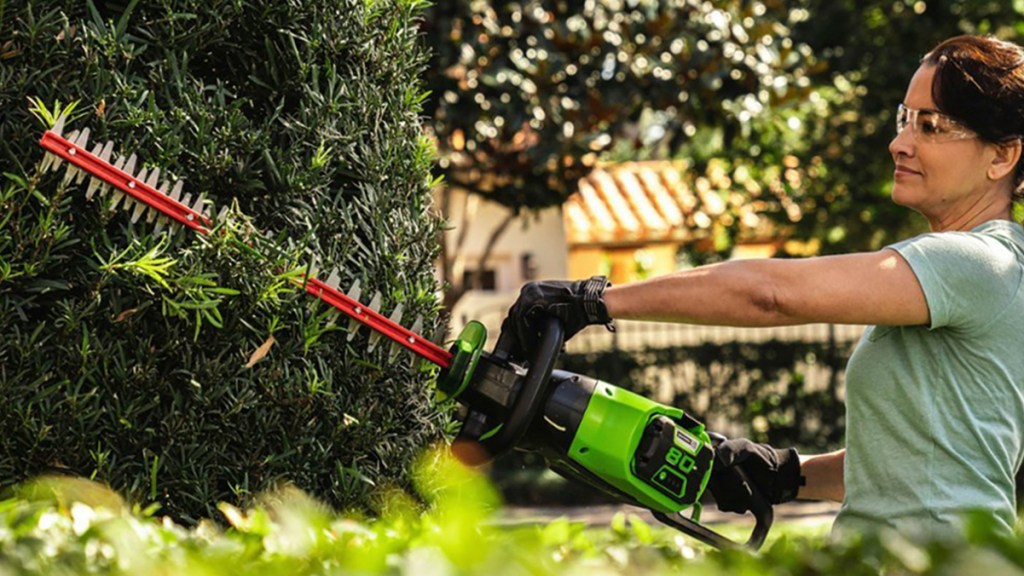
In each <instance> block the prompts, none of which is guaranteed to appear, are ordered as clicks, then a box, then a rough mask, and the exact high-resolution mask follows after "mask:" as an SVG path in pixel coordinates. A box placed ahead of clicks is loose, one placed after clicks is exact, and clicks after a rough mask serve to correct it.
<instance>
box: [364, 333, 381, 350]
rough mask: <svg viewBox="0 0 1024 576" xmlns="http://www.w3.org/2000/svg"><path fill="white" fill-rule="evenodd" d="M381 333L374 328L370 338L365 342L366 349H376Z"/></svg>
mask: <svg viewBox="0 0 1024 576" xmlns="http://www.w3.org/2000/svg"><path fill="white" fill-rule="evenodd" d="M380 339H381V335H380V332H377V331H376V330H374V331H372V332H371V333H370V340H369V341H368V342H367V343H366V351H367V352H371V353H372V352H373V351H374V350H376V349H377V344H379V343H380Z"/></svg>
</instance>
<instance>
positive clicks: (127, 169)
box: [121, 154, 136, 174]
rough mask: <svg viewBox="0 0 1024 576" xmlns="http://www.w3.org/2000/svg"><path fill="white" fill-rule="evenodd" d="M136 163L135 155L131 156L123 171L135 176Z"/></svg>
mask: <svg viewBox="0 0 1024 576" xmlns="http://www.w3.org/2000/svg"><path fill="white" fill-rule="evenodd" d="M135 162H136V158H135V154H132V155H131V156H129V157H128V160H126V161H125V163H124V167H123V168H121V170H123V171H124V172H125V173H127V174H133V173H134V172H135Z"/></svg>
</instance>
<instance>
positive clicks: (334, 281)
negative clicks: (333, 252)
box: [324, 270, 341, 290]
mask: <svg viewBox="0 0 1024 576" xmlns="http://www.w3.org/2000/svg"><path fill="white" fill-rule="evenodd" d="M324 284H327V285H328V286H330V287H331V288H334V289H335V290H339V289H340V288H341V276H339V275H338V271H337V270H331V273H330V274H328V275H327V280H326V281H325V282H324Z"/></svg>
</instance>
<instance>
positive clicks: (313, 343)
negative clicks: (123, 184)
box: [0, 0, 445, 520]
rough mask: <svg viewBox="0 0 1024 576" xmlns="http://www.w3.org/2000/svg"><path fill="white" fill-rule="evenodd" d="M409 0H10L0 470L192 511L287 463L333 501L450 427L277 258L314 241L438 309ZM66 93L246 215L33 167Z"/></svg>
mask: <svg viewBox="0 0 1024 576" xmlns="http://www.w3.org/2000/svg"><path fill="white" fill-rule="evenodd" d="M418 4H419V3H418V2H417V1H416V0H383V1H379V2H362V1H360V0H341V1H339V2H319V1H316V0H309V1H292V2H281V3H277V2H271V3H264V2H250V1H247V0H240V1H238V2H205V1H199V0H186V1H172V0H157V1H153V2H141V3H140V2H137V1H132V2H122V3H109V4H99V3H94V2H91V1H89V2H85V3H81V2H71V1H58V0H46V1H32V2H27V1H25V0H15V1H13V2H6V3H2V2H0V16H2V18H0V104H2V106H0V172H3V173H4V177H3V179H2V180H0V393H2V396H3V398H4V402H3V403H2V404H0V429H3V430H4V434H3V435H2V437H0V482H2V483H5V484H9V483H13V482H17V481H20V480H22V479H24V478H27V477H30V476H34V475H37V474H39V473H42V472H47V471H61V472H68V473H71V474H75V475H81V476H86V477H90V478H95V479H98V480H101V481H104V482H107V483H109V484H110V485H112V486H113V487H114V488H115V489H117V490H119V491H121V492H123V493H125V494H126V495H127V496H128V497H129V498H131V499H132V500H133V501H146V502H157V503H159V504H161V505H162V507H163V509H164V511H165V512H166V513H171V514H173V515H174V516H175V517H177V518H179V519H186V520H188V519H196V518H199V517H201V516H208V515H210V514H211V513H215V512H214V511H213V510H211V509H210V508H209V507H211V506H214V505H216V503H217V502H218V501H221V500H228V501H235V502H238V501H240V500H244V498H245V497H246V496H247V495H250V494H251V493H253V492H255V491H261V490H263V489H266V488H267V487H269V486H271V485H272V484H274V483H275V482H277V481H279V480H281V479H287V480H289V481H291V482H294V483H295V484H297V485H298V486H300V487H302V488H303V489H305V490H307V491H309V492H311V493H312V494H315V495H316V496H317V497H318V498H320V499H323V500H324V501H326V502H329V503H331V504H333V505H335V506H359V505H366V504H367V499H366V498H367V495H368V494H369V492H370V489H371V487H372V486H374V485H380V484H382V483H383V484H388V483H398V484H402V483H404V482H405V481H406V469H407V464H408V463H409V461H410V459H411V458H412V455H413V454H414V453H415V451H416V449H417V448H419V447H422V446H424V445H426V444H427V443H429V442H431V441H433V440H434V439H436V438H438V437H439V436H440V433H441V429H442V427H443V426H444V424H445V416H444V415H443V414H442V413H441V412H440V411H438V410H437V409H435V408H434V407H433V406H432V404H431V402H430V399H429V394H430V392H429V390H428V385H429V381H430V373H429V371H428V370H426V369H425V368H424V367H423V366H421V364H420V363H419V362H414V361H413V360H412V359H411V358H408V357H407V356H405V355H404V354H403V355H400V356H395V355H393V354H392V351H391V350H389V347H388V346H378V347H377V348H376V349H374V350H372V351H370V349H369V347H368V345H367V338H368V336H367V335H366V334H365V333H363V332H359V333H357V334H356V337H355V338H354V339H352V340H350V339H349V337H348V336H349V333H348V329H347V328H348V327H347V323H346V322H340V321H339V322H337V323H335V322H333V321H332V317H331V314H329V313H328V312H327V311H326V310H325V309H324V307H323V306H322V305H321V306H319V307H318V306H317V305H316V304H315V302H312V301H311V299H309V298H306V297H305V296H304V295H303V292H302V290H301V289H300V288H298V287H296V286H294V285H293V284H292V283H291V282H290V281H289V277H294V276H293V275H294V274H295V270H296V269H300V268H302V267H304V266H308V265H309V264H310V257H309V256H308V255H307V254H317V255H318V257H319V261H320V263H321V264H320V265H321V266H322V267H323V269H324V270H327V269H336V270H338V271H339V273H340V275H341V280H342V285H343V287H344V286H348V285H351V284H353V283H354V282H355V281H356V280H359V281H360V283H361V286H362V289H363V294H372V293H373V292H374V291H378V290H379V291H381V292H382V294H383V304H382V308H383V310H384V312H386V313H387V312H389V311H390V310H391V309H393V308H394V307H395V306H397V305H398V304H399V303H401V304H403V305H404V308H405V310H406V316H405V317H406V318H410V317H411V316H412V315H414V314H419V315H422V316H424V317H425V320H426V322H425V323H426V326H427V329H428V330H433V329H437V328H438V327H439V321H438V315H437V304H436V302H435V297H434V294H435V289H436V286H435V281H434V280H433V274H432V261H433V258H434V257H435V245H434V242H433V241H432V239H433V238H434V236H435V234H436V233H437V229H438V222H437V221H436V219H435V218H434V217H433V216H431V215H430V213H429V212H428V210H427V206H426V205H425V203H426V202H427V199H428V198H429V196H428V194H429V189H430V185H431V183H430V181H429V180H430V175H429V171H430V167H431V165H432V161H433V159H432V156H431V154H432V148H431V146H430V145H429V143H428V142H427V141H425V140H424V139H423V137H422V135H421V131H420V123H419V117H418V114H419V112H420V102H421V101H422V99H423V97H424V94H423V92H422V89H421V87H420V84H419V82H418V81H417V76H418V74H420V72H421V71H422V67H423V66H424V62H425V56H424V54H423V52H422V50H421V49H420V47H419V46H418V41H417V40H418V39H417V18H418V13H419V10H420V6H419V5H418ZM69 103H73V104H69ZM62 110H63V111H68V112H69V128H68V129H67V130H70V129H80V128H84V127H89V128H90V129H91V130H92V134H93V137H92V138H91V142H103V141H106V140H112V141H113V142H114V143H115V150H118V151H122V152H125V153H127V152H135V153H136V154H137V155H138V157H139V160H140V162H143V163H144V164H145V165H146V166H147V167H150V168H152V167H159V168H160V169H161V171H162V173H163V174H165V175H169V176H170V178H171V180H174V179H179V178H183V179H184V180H185V181H186V191H188V192H191V193H193V194H199V193H202V194H203V195H204V196H205V197H206V198H207V199H208V200H209V201H210V202H211V203H212V204H213V205H214V206H216V207H220V206H228V205H230V206H232V207H233V209H232V213H233V214H234V218H230V219H228V223H227V224H224V225H222V226H220V227H219V229H218V230H217V233H216V234H212V235H210V236H208V237H200V236H199V235H195V234H188V235H185V234H179V235H177V236H176V237H168V236H157V235H154V234H153V232H152V230H151V229H150V227H148V226H144V225H139V224H135V225H133V224H131V223H130V222H129V213H127V212H122V211H111V210H108V209H107V208H108V207H109V202H110V200H109V199H101V198H100V197H98V196H97V197H96V198H94V199H93V200H92V201H86V199H85V196H84V194H83V193H82V192H84V186H76V185H75V184H74V183H66V182H64V181H63V180H62V176H61V175H62V173H63V171H61V172H58V173H47V174H43V173H41V172H40V170H39V167H40V161H41V160H42V151H41V149H39V148H38V146H37V145H36V141H37V140H38V139H39V137H40V135H41V134H42V132H43V130H45V128H46V126H45V124H46V123H47V122H48V121H50V120H52V116H53V115H54V114H56V113H57V112H59V111H62ZM33 111H34V113H35V114H34V115H33ZM67 130H66V131H67ZM90 146H91V144H90ZM254 231H268V232H273V233H274V234H276V236H275V238H276V242H277V244H278V245H279V247H280V253H279V254H277V255H276V256H275V258H274V259H273V261H268V260H267V259H265V258H262V257H260V256H258V255H255V254H253V253H251V252H250V251H247V250H244V249H241V248H239V245H240V244H243V243H245V242H246V241H248V240H247V239H248V238H249V235H250V234H252V233H253V232H254ZM285 239H288V240H289V242H285V241H284V240H285ZM239 241H241V242H239ZM261 347H262V350H261ZM268 347H269V353H268V354H267V355H266V356H265V357H264V358H262V359H261V360H259V361H258V362H256V360H257V359H258V357H259V354H255V353H256V352H257V351H261V352H266V351H268ZM254 354H255V355H254ZM254 362H255V363H254Z"/></svg>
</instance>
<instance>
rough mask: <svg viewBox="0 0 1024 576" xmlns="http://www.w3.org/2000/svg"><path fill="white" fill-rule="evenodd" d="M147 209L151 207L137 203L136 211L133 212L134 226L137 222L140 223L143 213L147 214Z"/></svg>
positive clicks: (143, 203)
mask: <svg viewBox="0 0 1024 576" xmlns="http://www.w3.org/2000/svg"><path fill="white" fill-rule="evenodd" d="M147 208H149V205H148V204H146V203H145V202H136V203H135V211H134V212H132V224H135V223H136V222H138V221H139V218H140V217H141V216H142V213H143V212H145V211H146V209H147Z"/></svg>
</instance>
